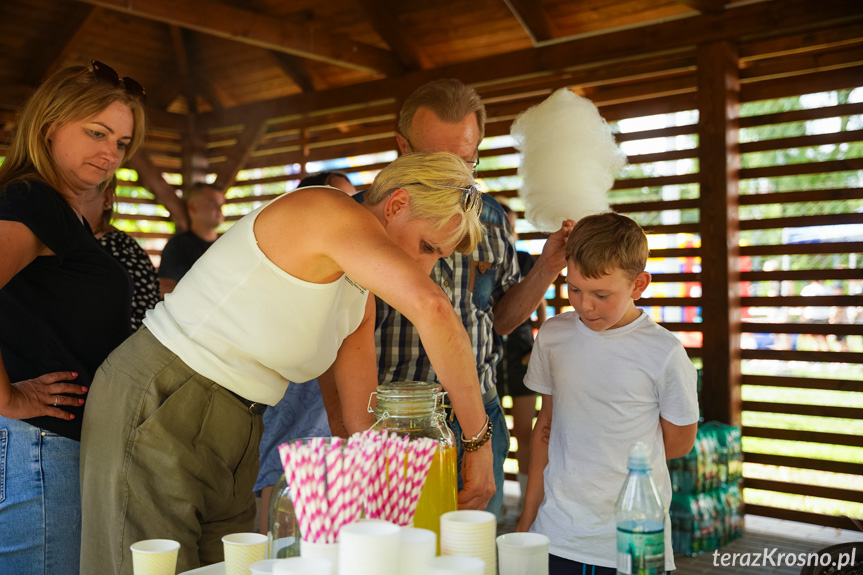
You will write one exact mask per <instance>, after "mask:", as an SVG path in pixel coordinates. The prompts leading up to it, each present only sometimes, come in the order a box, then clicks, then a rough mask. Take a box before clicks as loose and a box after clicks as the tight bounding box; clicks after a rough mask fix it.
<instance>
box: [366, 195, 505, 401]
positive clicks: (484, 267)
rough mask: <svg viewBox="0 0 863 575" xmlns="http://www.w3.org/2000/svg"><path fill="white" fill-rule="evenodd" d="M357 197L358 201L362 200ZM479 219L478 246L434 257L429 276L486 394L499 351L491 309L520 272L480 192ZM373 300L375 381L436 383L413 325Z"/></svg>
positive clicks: (498, 217)
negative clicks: (460, 329)
mask: <svg viewBox="0 0 863 575" xmlns="http://www.w3.org/2000/svg"><path fill="white" fill-rule="evenodd" d="M357 195H358V196H359V195H360V194H357ZM354 197H355V198H356V197H357V196H354ZM357 199H358V200H359V201H362V198H357ZM480 219H481V220H482V222H483V224H485V228H486V233H485V234H483V238H482V241H481V242H480V244H479V245H478V246H477V248H476V249H475V250H474V251H473V252H472V253H471V254H470V255H469V256H465V255H462V254H460V253H455V254H453V255H452V256H451V257H449V258H445V259H441V260H438V262H437V263H436V264H435V267H434V269H433V270H432V274H431V279H432V280H433V281H434V282H435V283H436V284H438V285H439V286H440V287H441V289H443V291H444V293H446V295H447V296H448V297H449V299H450V301H451V302H452V304H453V307H454V308H455V310H456V312H457V313H458V314H459V316H460V317H461V320H462V323H463V324H464V326H465V328H466V329H467V333H468V335H469V336H470V341H471V344H472V345H473V352H474V355H475V356H476V365H477V374H478V375H479V383H480V387H481V391H482V393H483V394H485V393H486V392H487V391H489V390H491V389H494V387H495V365H496V364H497V361H498V360H499V359H500V355H501V345H500V340H499V338H498V337H496V336H495V334H494V313H493V312H492V309H493V308H494V304H495V302H497V301H498V300H500V298H501V297H503V294H504V293H506V290H508V289H509V288H511V287H512V286H513V285H515V284H517V283H518V282H519V280H520V279H521V276H520V273H519V268H518V259H517V258H516V252H515V242H514V241H513V237H512V233H511V231H510V229H509V222H508V221H507V218H506V214H504V211H503V208H501V207H500V204H498V203H497V201H495V200H494V199H493V198H492V197H491V196H489V195H484V196H483V210H482V215H481V216H480ZM375 303H376V305H377V322H376V326H377V327H376V329H375V346H376V348H377V354H378V379H379V381H380V383H381V384H386V383H390V382H393V381H425V382H435V383H438V381H437V376H436V375H435V372H434V369H433V368H432V365H431V362H430V361H429V359H428V356H427V355H426V352H425V350H424V349H423V347H422V344H421V343H420V338H419V334H417V331H416V329H415V328H414V326H413V324H411V323H410V322H409V321H408V320H407V319H406V318H405V317H404V316H403V315H402V314H401V313H400V312H398V311H397V310H395V309H393V308H392V307H390V305H389V304H387V303H386V302H384V301H383V300H381V299H380V298H376V299H375Z"/></svg>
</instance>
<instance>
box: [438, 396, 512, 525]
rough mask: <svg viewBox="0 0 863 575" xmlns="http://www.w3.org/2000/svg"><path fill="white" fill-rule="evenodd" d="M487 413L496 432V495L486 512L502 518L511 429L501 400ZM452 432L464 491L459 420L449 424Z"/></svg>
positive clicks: (494, 401) (493, 443)
mask: <svg viewBox="0 0 863 575" xmlns="http://www.w3.org/2000/svg"><path fill="white" fill-rule="evenodd" d="M485 413H486V415H488V420H489V421H490V422H491V424H492V425H493V426H494V432H493V433H492V436H491V450H492V452H493V453H494V486H495V489H496V491H495V493H494V497H492V498H491V501H489V502H488V505H487V506H486V508H485V510H486V511H490V512H492V513H494V514H495V515H496V516H498V518H500V508H501V507H503V462H504V461H505V460H506V456H507V454H509V429H507V427H506V418H505V417H504V414H503V407H501V405H500V398H498V397H497V396H495V397H494V399H492V400H491V401H489V402H488V403H486V404H485ZM448 423H449V426H450V428H451V429H452V432H453V433H454V434H455V436H456V445H457V447H458V449H457V451H456V453H457V454H458V488H459V491H461V489H462V478H461V464H462V458H463V457H464V451H463V450H462V448H461V434H462V431H461V425H459V422H458V420H457V419H453V420H452V421H450V422H448Z"/></svg>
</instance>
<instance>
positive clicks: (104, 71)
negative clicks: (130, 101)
mask: <svg viewBox="0 0 863 575" xmlns="http://www.w3.org/2000/svg"><path fill="white" fill-rule="evenodd" d="M90 69H91V70H92V71H93V75H94V76H96V79H97V80H100V81H102V82H105V83H107V84H110V85H112V86H123V89H124V90H125V91H126V93H127V94H129V95H130V96H132V97H133V98H139V99H140V100H141V101H142V102H146V101H147V91H146V90H145V89H144V86H142V85H141V84H140V83H138V82H137V81H136V80H135V79H134V78H130V77H129V76H123V77H122V78H121V77H120V75H119V74H117V72H116V71H115V70H114V68H112V67H111V66H109V65H107V64H103V63H102V62H99V61H98V60H90Z"/></svg>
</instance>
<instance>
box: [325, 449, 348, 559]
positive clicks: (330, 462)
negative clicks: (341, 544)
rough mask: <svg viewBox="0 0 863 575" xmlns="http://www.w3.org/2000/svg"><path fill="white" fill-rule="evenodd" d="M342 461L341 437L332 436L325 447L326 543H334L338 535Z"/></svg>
mask: <svg viewBox="0 0 863 575" xmlns="http://www.w3.org/2000/svg"><path fill="white" fill-rule="evenodd" d="M342 463H343V462H342V438H341V437H334V438H333V439H332V440H331V443H330V445H329V446H328V447H327V448H326V464H327V474H326V498H327V513H326V519H327V520H326V524H327V543H335V542H336V539H337V537H338V529H339V525H338V519H337V516H338V513H339V510H340V508H341V504H342V501H343V500H344V497H343V496H342V494H341V491H342V485H343V483H344V481H343V477H342Z"/></svg>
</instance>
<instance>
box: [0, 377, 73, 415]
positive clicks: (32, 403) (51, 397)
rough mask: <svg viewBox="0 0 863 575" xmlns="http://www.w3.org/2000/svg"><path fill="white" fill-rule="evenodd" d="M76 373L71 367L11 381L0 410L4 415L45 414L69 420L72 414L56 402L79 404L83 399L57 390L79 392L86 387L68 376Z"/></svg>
mask: <svg viewBox="0 0 863 575" xmlns="http://www.w3.org/2000/svg"><path fill="white" fill-rule="evenodd" d="M76 377H78V374H77V373H75V372H74V371H55V372H53V373H46V374H45V375H41V376H39V377H36V378H33V379H25V380H24V381H19V382H16V383H13V384H12V389H11V394H10V397H9V401H8V403H7V404H6V405H4V406H3V408H2V410H0V414H2V415H3V416H4V417H9V418H12V419H29V418H31V417H39V416H43V415H44V416H48V417H56V418H58V419H65V420H67V421H68V420H71V419H74V418H75V416H74V415H73V414H71V413H69V412H67V411H65V410H63V409H60V406H75V407H77V406H80V405H83V403H84V399H82V398H80V397H69V396H68V395H61V394H69V393H71V394H76V395H81V394H84V393H87V388H86V387H84V386H82V385H78V384H76V383H70V380H73V379H75V378H76Z"/></svg>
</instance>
